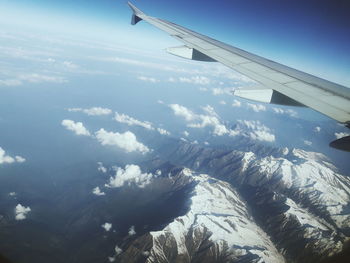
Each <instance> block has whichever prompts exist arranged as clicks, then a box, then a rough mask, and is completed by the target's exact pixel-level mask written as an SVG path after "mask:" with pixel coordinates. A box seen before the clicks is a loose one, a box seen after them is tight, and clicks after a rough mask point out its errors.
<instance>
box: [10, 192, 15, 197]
mask: <svg viewBox="0 0 350 263" xmlns="http://www.w3.org/2000/svg"><path fill="white" fill-rule="evenodd" d="M16 195H17V193H16V192H10V193H9V196H16Z"/></svg>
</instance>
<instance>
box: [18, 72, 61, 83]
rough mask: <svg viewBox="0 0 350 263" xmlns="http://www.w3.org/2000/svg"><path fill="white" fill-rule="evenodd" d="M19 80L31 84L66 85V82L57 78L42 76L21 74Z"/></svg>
mask: <svg viewBox="0 0 350 263" xmlns="http://www.w3.org/2000/svg"><path fill="white" fill-rule="evenodd" d="M18 79H19V80H23V81H27V82H31V83H42V82H52V83H66V82H67V80H66V79H65V78H62V77H58V76H48V75H43V74H37V73H32V74H23V75H20V76H19V77H18Z"/></svg>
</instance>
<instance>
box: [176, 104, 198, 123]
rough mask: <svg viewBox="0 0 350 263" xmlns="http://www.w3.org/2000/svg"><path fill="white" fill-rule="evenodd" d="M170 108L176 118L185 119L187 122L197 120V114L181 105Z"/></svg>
mask: <svg viewBox="0 0 350 263" xmlns="http://www.w3.org/2000/svg"><path fill="white" fill-rule="evenodd" d="M169 107H170V108H171V109H172V110H173V112H174V114H175V115H176V116H180V117H183V118H185V120H186V121H192V120H194V119H196V118H197V116H196V114H194V113H193V112H192V111H190V110H189V109H187V108H186V107H184V106H182V105H179V104H170V105H169Z"/></svg>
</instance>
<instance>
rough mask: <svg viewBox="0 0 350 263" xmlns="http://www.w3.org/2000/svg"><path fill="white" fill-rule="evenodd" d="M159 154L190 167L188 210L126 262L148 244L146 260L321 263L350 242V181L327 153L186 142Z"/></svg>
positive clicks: (187, 172) (185, 173) (183, 173)
mask: <svg viewBox="0 0 350 263" xmlns="http://www.w3.org/2000/svg"><path fill="white" fill-rule="evenodd" d="M161 154H162V155H161V156H162V158H163V159H166V160H171V162H172V163H174V164H176V165H178V166H183V167H188V168H190V169H191V170H189V169H184V170H182V171H181V172H180V173H178V174H177V175H176V176H177V177H179V178H180V177H188V178H191V180H192V182H194V183H195V186H194V188H193V190H192V192H191V195H190V198H189V199H188V210H187V212H186V213H185V214H184V215H183V216H179V217H177V218H174V220H173V222H171V223H170V224H168V225H166V226H164V227H163V228H162V229H161V230H159V231H154V232H150V233H148V234H147V235H144V236H142V237H139V238H138V239H136V240H135V241H134V242H133V243H132V244H131V245H130V246H129V248H127V250H126V252H125V253H124V254H122V255H121V258H120V259H121V260H122V262H128V260H127V258H128V257H129V256H130V254H128V253H129V252H130V249H131V248H133V249H135V244H139V245H140V244H141V243H140V240H143V239H145V238H146V239H147V240H148V242H146V243H147V250H145V251H142V250H140V249H139V253H136V254H140V255H142V257H141V258H142V261H141V262H144V261H146V262H284V261H287V262H319V261H321V260H324V259H327V258H329V257H330V256H332V255H335V254H337V253H340V252H341V251H342V249H343V245H344V243H346V242H347V241H348V240H349V235H350V209H349V204H350V180H349V178H348V177H346V176H343V175H341V174H339V173H337V170H336V168H335V167H334V166H333V165H332V164H331V163H330V162H329V161H328V160H327V158H326V157H325V156H324V155H322V154H318V153H313V152H306V151H303V150H298V149H292V150H288V149H275V150H274V151H271V149H269V154H267V155H265V154H263V153H262V152H261V150H260V151H259V152H257V153H253V152H248V151H247V152H245V151H227V150H218V149H211V148H209V147H201V146H199V145H196V144H190V143H185V142H181V143H180V144H174V146H173V147H169V145H167V148H166V150H163V151H161ZM194 171H195V172H194ZM204 173H205V174H204ZM169 178H171V177H169ZM174 178H175V177H174ZM141 258H140V259H141Z"/></svg>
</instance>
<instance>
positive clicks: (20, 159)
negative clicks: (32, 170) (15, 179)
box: [15, 155, 26, 163]
mask: <svg viewBox="0 0 350 263" xmlns="http://www.w3.org/2000/svg"><path fill="white" fill-rule="evenodd" d="M15 160H16V162H18V163H24V162H25V161H26V159H25V158H23V157H22V156H19V155H16V156H15Z"/></svg>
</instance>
